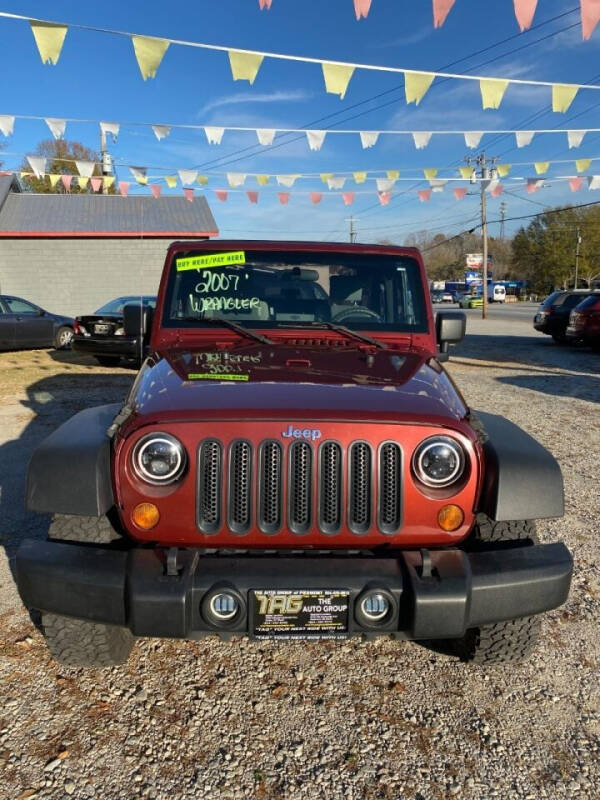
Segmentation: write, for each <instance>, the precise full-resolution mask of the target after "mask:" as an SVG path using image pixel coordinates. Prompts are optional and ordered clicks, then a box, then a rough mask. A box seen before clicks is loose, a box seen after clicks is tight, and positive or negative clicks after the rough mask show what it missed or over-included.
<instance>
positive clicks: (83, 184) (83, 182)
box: [77, 175, 89, 189]
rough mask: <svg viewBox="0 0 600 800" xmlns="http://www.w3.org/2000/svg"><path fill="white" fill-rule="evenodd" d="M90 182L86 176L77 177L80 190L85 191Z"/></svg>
mask: <svg viewBox="0 0 600 800" xmlns="http://www.w3.org/2000/svg"><path fill="white" fill-rule="evenodd" d="M88 181H89V178H87V177H86V176H85V175H79V176H78V177H77V183H78V184H79V188H80V189H85V188H86V186H87V185H88Z"/></svg>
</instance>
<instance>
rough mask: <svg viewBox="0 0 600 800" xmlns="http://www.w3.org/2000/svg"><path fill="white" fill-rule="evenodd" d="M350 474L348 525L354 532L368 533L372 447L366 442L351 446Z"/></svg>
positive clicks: (369, 524)
mask: <svg viewBox="0 0 600 800" xmlns="http://www.w3.org/2000/svg"><path fill="white" fill-rule="evenodd" d="M349 469H350V473H349V475H348V491H349V492H350V501H349V504H348V527H349V528H350V530H351V531H352V533H366V532H367V531H368V530H369V528H370V527H371V513H372V511H371V503H372V501H371V485H372V480H373V478H372V464H371V448H370V447H369V445H368V444H367V443H366V442H355V443H354V444H353V445H352V446H351V448H350V466H349Z"/></svg>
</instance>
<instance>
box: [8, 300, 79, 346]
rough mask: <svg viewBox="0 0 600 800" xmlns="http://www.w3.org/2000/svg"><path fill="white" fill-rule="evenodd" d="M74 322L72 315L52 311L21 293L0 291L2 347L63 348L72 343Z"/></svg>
mask: <svg viewBox="0 0 600 800" xmlns="http://www.w3.org/2000/svg"><path fill="white" fill-rule="evenodd" d="M73 324H74V323H73V319H72V318H71V317H64V316H62V315H61V314H51V313H50V312H49V311H46V310H45V309H43V308H40V306H36V305H35V303H31V302H30V301H29V300H23V298H22V297H14V296H12V295H8V294H2V295H0V350H27V349H29V348H31V349H33V348H36V347H55V348H56V349H57V350H62V349H64V348H67V347H69V346H70V344H71V340H72V339H73Z"/></svg>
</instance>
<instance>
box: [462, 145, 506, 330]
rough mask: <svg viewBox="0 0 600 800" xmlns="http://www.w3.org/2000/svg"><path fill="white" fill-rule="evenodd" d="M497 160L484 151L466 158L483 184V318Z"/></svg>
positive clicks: (475, 178)
mask: <svg viewBox="0 0 600 800" xmlns="http://www.w3.org/2000/svg"><path fill="white" fill-rule="evenodd" d="M497 160H498V159H497V158H486V156H485V153H484V152H482V153H480V154H479V155H478V156H477V157H476V158H475V159H472V158H466V159H465V161H466V162H467V164H468V165H469V166H470V165H471V164H475V167H474V169H473V174H472V175H471V183H477V182H480V185H481V236H482V240H483V247H482V250H483V269H482V286H481V299H482V300H483V304H482V306H481V318H482V319H486V318H487V311H488V285H487V282H488V232H487V196H486V190H487V188H488V186H489V185H490V182H491V181H493V180H495V179H496V177H497V175H498V173H497V170H496V167H495V166H494V165H495V163H496V161H497ZM477 168H479V169H477Z"/></svg>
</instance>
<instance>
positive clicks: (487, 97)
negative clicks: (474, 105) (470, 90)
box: [479, 78, 509, 108]
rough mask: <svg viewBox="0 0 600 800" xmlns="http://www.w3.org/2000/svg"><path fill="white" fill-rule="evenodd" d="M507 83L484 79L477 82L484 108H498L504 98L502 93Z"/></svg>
mask: <svg viewBox="0 0 600 800" xmlns="http://www.w3.org/2000/svg"><path fill="white" fill-rule="evenodd" d="M508 83H509V82H508V81H498V80H493V79H491V78H490V79H488V78H485V79H483V80H480V81H479V88H480V89H481V102H482V103H483V107H484V108H500V103H501V102H502V98H503V97H504V92H505V91H506V89H507V87H508Z"/></svg>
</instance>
